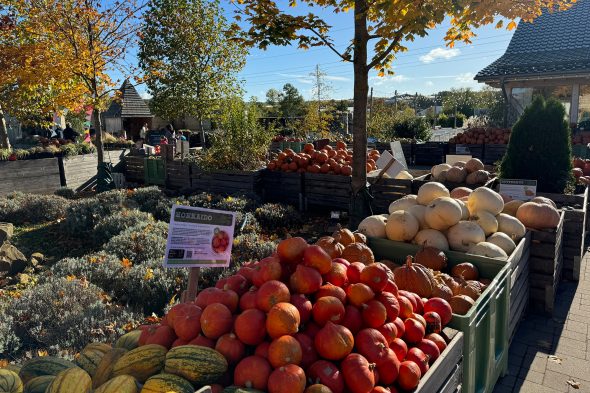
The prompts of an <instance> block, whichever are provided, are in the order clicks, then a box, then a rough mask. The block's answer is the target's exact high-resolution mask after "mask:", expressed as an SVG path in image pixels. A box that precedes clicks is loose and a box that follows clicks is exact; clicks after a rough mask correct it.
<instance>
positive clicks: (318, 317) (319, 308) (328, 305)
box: [312, 296, 345, 326]
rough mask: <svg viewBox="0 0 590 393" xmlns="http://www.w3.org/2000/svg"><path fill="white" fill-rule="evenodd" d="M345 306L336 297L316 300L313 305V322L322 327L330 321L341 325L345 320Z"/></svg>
mask: <svg viewBox="0 0 590 393" xmlns="http://www.w3.org/2000/svg"><path fill="white" fill-rule="evenodd" d="M344 313H345V309H344V304H342V302H341V301H340V300H339V299H338V298H336V297H334V296H324V297H321V298H319V299H317V300H316V302H315V304H314V305H313V309H312V314H313V320H314V321H315V322H316V323H317V324H318V325H320V326H324V325H325V324H326V323H327V322H328V321H330V322H332V323H340V322H341V321H342V320H343V319H344Z"/></svg>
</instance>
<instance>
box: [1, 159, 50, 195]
mask: <svg viewBox="0 0 590 393" xmlns="http://www.w3.org/2000/svg"><path fill="white" fill-rule="evenodd" d="M61 185H62V181H61V177H60V168H59V163H58V159H57V158H40V159H35V160H22V161H0V195H8V194H10V193H12V192H15V191H20V192H30V193H33V194H53V192H54V191H55V190H57V189H58V188H60V187H61Z"/></svg>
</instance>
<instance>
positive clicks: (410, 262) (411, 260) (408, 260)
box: [406, 255, 414, 267]
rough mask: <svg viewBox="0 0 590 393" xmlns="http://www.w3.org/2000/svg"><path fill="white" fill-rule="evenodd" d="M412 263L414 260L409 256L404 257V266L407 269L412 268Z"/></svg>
mask: <svg viewBox="0 0 590 393" xmlns="http://www.w3.org/2000/svg"><path fill="white" fill-rule="evenodd" d="M413 261H414V258H413V257H412V256H411V255H408V256H407V257H406V266H407V267H412V262H413Z"/></svg>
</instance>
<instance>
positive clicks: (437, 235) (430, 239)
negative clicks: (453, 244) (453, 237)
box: [412, 229, 449, 251]
mask: <svg viewBox="0 0 590 393" xmlns="http://www.w3.org/2000/svg"><path fill="white" fill-rule="evenodd" d="M412 243H414V244H419V245H421V246H425V247H436V248H438V249H439V250H442V251H448V250H449V242H448V241H447V238H446V237H445V235H443V234H442V233H441V232H440V231H437V230H436V229H423V230H421V231H420V232H418V233H417V234H416V237H414V240H412Z"/></svg>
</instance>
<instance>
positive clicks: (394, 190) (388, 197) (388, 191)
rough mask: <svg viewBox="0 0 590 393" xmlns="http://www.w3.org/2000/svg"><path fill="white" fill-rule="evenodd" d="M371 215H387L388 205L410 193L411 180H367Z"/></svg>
mask: <svg viewBox="0 0 590 393" xmlns="http://www.w3.org/2000/svg"><path fill="white" fill-rule="evenodd" d="M368 181H369V184H370V185H371V186H370V190H371V195H372V196H373V200H372V202H371V207H372V208H373V214H384V213H388V212H389V210H388V208H389V204H390V203H391V202H393V201H395V200H398V199H400V198H402V197H404V196H406V195H409V194H411V193H412V180H402V179H386V178H381V179H379V180H377V178H374V177H373V178H369V179H368Z"/></svg>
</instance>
